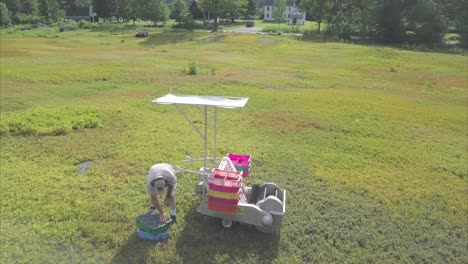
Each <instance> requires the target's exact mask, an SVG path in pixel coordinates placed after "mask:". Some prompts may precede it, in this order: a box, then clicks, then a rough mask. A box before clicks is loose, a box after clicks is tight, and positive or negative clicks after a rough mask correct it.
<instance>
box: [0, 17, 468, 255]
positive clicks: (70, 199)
mask: <svg viewBox="0 0 468 264" xmlns="http://www.w3.org/2000/svg"><path fill="white" fill-rule="evenodd" d="M272 26H273V25H272ZM118 27H119V25H116V29H115V30H114V29H112V28H108V27H104V28H101V29H99V28H97V29H94V30H91V31H85V30H78V31H73V32H65V33H59V32H55V31H53V32H49V33H47V31H46V30H42V31H40V32H36V33H35V31H34V30H32V31H31V32H26V33H24V32H23V33H18V32H16V33H15V32H11V33H8V34H2V37H1V44H2V45H1V48H0V51H1V55H2V56H1V57H0V63H1V69H2V71H1V87H0V89H1V117H2V122H6V121H8V122H10V121H12V120H13V121H17V122H18V121H21V122H22V121H24V122H26V123H28V124H30V125H34V124H35V125H34V126H33V127H37V130H38V131H39V130H40V129H39V127H40V126H39V125H41V126H42V125H44V129H45V128H46V127H47V128H49V127H50V128H53V127H54V126H56V127H60V126H61V125H63V124H69V122H68V120H72V119H73V118H74V117H75V116H79V117H80V118H84V117H86V116H89V117H90V118H91V119H93V118H97V119H96V120H97V121H98V124H99V125H96V126H92V127H86V128H85V127H83V128H80V129H73V128H71V129H69V130H67V132H66V133H25V134H26V135H25V134H21V133H19V134H15V133H8V134H7V133H5V134H4V135H2V136H1V138H0V140H1V142H0V143H1V152H0V155H1V156H0V158H1V162H2V164H1V165H2V166H1V167H2V169H1V185H0V188H1V190H0V191H1V197H0V198H1V206H2V211H1V219H2V224H1V227H0V228H1V234H0V235H1V241H2V242H4V243H2V250H1V259H2V260H4V262H6V263H9V262H22V263H26V262H38V263H39V262H54V263H59V262H69V263H99V262H111V263H152V262H153V263H160V262H172V263H177V262H185V263H258V262H263V263H270V262H273V263H285V262H287V263H310V262H438V263H441V262H442V263H443V262H450V263H463V262H464V260H465V259H466V257H467V252H466V245H465V244H466V243H465V241H466V230H465V228H466V211H467V209H468V208H467V205H466V179H467V164H466V160H467V159H468V154H467V151H466V145H467V143H468V142H467V137H466V127H467V125H468V124H467V122H468V121H467V112H466V105H467V104H466V103H467V99H468V98H467V95H468V94H467V89H466V82H467V78H466V75H465V74H463V72H464V71H466V57H465V56H460V55H447V54H436V53H419V52H409V51H404V50H398V49H394V48H387V47H379V46H360V45H351V44H343V43H308V42H302V41H298V40H295V39H292V38H288V37H283V36H258V35H236V34H209V33H204V32H183V31H174V32H172V31H170V30H161V29H152V30H151V31H150V38H147V39H135V38H133V34H134V32H132V31H131V30H129V29H128V28H125V27H123V26H120V27H122V28H118ZM190 59H192V60H195V61H197V62H198V67H199V70H200V71H199V74H198V75H188V74H186V72H185V71H184V69H185V68H186V66H187V64H188V62H189V60H190ZM213 68H214V69H215V74H213V73H212V70H211V69H213ZM169 92H171V93H180V94H203V95H226V96H247V97H249V98H250V100H249V103H248V104H247V106H246V108H244V109H243V110H225V109H222V110H219V111H218V117H219V120H218V142H217V146H218V153H217V156H218V157H219V156H221V155H224V154H226V153H228V152H234V153H248V154H251V155H252V157H253V167H252V172H251V175H250V176H249V178H247V179H246V183H247V184H248V185H249V186H250V185H252V184H258V183H260V184H261V183H264V182H267V181H272V182H276V183H278V184H279V185H280V186H281V187H283V188H285V189H286V190H287V192H288V200H287V204H286V211H287V212H286V216H285V218H284V222H283V226H282V228H281V232H280V233H279V234H276V235H274V236H270V235H264V234H261V233H258V232H257V231H256V230H255V229H251V228H249V227H248V226H245V225H240V226H239V225H237V226H235V227H234V229H232V230H225V229H223V228H222V227H221V225H220V224H219V221H218V219H215V218H210V217H203V216H201V215H200V214H198V213H196V207H197V204H198V202H197V199H196V197H194V196H192V191H193V187H194V185H195V184H196V182H197V179H196V176H193V175H188V174H187V175H180V176H179V185H178V190H177V193H178V221H179V223H178V224H177V225H176V226H173V227H172V228H171V233H170V234H171V235H170V238H169V239H168V241H167V242H165V243H152V242H148V241H141V240H139V239H138V238H137V237H136V234H135V223H134V221H135V220H134V217H135V216H136V215H139V214H142V213H144V212H145V211H146V210H147V209H148V207H149V203H148V197H147V194H146V193H145V186H144V184H145V181H146V173H147V171H148V169H149V168H150V167H151V165H152V164H154V163H157V162H169V163H172V164H177V165H183V166H188V167H189V168H191V169H194V170H197V169H199V167H200V164H193V165H190V164H185V163H182V162H181V160H183V159H184V157H185V155H190V156H201V154H202V150H203V144H202V142H201V140H200V138H199V136H198V135H197V134H196V133H195V132H194V131H192V129H191V127H190V126H189V125H188V124H187V123H186V122H185V120H184V119H183V117H182V116H180V115H179V113H178V112H177V110H176V109H175V108H173V107H170V106H160V105H153V104H151V103H150V101H151V100H152V99H154V98H156V97H158V96H162V95H164V94H167V93H169ZM84 110H86V111H84ZM184 110H185V111H187V114H188V115H190V116H191V117H193V118H194V119H195V125H197V126H199V127H200V128H201V129H202V128H203V127H202V122H203V116H202V115H201V114H200V112H199V111H198V110H197V109H196V108H190V107H185V108H184ZM82 111H84V112H82ZM31 113H35V115H34V114H31ZM52 113H53V114H52ZM31 116H36V118H33V119H31ZM50 116H54V118H56V120H57V122H56V123H53V124H52V126H48V125H46V124H48V122H51V121H50V120H49V119H50V118H49V117H50ZM212 116H213V112H210V117H212ZM43 118H45V120H43ZM93 120H94V119H93ZM20 134H21V135H20ZM210 136H211V135H210ZM210 143H212V142H211V139H210ZM210 152H211V150H210ZM82 164H87V165H86V166H87V167H86V171H85V173H84V174H81V173H80V168H81V167H80V166H83V165H82ZM179 219H180V220H179Z"/></svg>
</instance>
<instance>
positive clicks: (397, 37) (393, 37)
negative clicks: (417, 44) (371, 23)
mask: <svg viewBox="0 0 468 264" xmlns="http://www.w3.org/2000/svg"><path fill="white" fill-rule="evenodd" d="M402 11H403V3H402V0H381V3H380V6H379V7H378V8H377V9H376V32H375V37H376V40H377V41H379V42H382V43H389V44H398V43H403V42H404V41H405V40H406V38H405V28H404V25H403V16H402Z"/></svg>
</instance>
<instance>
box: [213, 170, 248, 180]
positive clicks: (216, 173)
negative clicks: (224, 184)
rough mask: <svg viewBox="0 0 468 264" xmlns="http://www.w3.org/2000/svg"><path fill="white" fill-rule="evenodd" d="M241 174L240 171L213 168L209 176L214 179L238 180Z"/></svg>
mask: <svg viewBox="0 0 468 264" xmlns="http://www.w3.org/2000/svg"><path fill="white" fill-rule="evenodd" d="M241 176H242V171H238V172H237V171H225V170H220V169H214V170H213V171H212V173H211V177H214V178H216V179H223V180H239V178H240V177H241Z"/></svg>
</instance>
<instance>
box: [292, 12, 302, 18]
mask: <svg viewBox="0 0 468 264" xmlns="http://www.w3.org/2000/svg"><path fill="white" fill-rule="evenodd" d="M303 17H304V13H302V12H299V11H294V12H291V13H289V18H296V19H301V18H303Z"/></svg>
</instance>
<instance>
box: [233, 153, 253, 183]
mask: <svg viewBox="0 0 468 264" xmlns="http://www.w3.org/2000/svg"><path fill="white" fill-rule="evenodd" d="M227 157H228V158H229V160H231V162H232V164H233V165H234V167H235V168H236V170H237V171H242V177H244V178H247V176H249V173H250V158H251V157H250V155H239V154H232V153H229V154H228V155H227Z"/></svg>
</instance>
